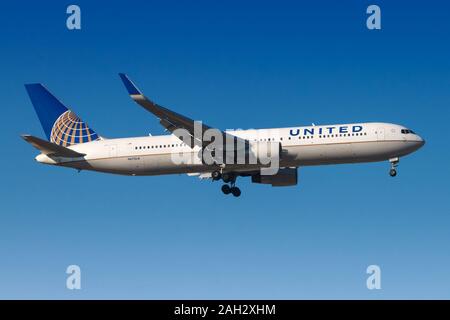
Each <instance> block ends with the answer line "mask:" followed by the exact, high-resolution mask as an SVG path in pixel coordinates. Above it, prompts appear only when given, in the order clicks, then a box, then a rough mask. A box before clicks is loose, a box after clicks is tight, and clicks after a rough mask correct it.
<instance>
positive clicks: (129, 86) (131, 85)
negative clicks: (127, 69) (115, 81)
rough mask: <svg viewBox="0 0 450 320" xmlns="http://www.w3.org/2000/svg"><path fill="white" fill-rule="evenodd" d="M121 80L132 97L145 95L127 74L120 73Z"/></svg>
mask: <svg viewBox="0 0 450 320" xmlns="http://www.w3.org/2000/svg"><path fill="white" fill-rule="evenodd" d="M119 76H120V79H122V82H123V84H124V85H125V88H127V90H128V93H129V94H130V96H133V95H143V94H142V92H141V91H140V90H139V89H138V88H137V87H136V85H135V84H134V83H133V81H131V80H130V79H129V78H128V76H127V75H126V74H125V73H119Z"/></svg>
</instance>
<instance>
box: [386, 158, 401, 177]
mask: <svg viewBox="0 0 450 320" xmlns="http://www.w3.org/2000/svg"><path fill="white" fill-rule="evenodd" d="M389 162H390V163H391V170H389V175H390V176H391V177H395V176H396V175H397V166H398V163H399V162H400V159H399V158H392V159H389Z"/></svg>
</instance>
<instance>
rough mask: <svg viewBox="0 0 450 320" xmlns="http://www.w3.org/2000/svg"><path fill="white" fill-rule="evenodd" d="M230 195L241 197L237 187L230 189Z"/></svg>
mask: <svg viewBox="0 0 450 320" xmlns="http://www.w3.org/2000/svg"><path fill="white" fill-rule="evenodd" d="M231 193H232V194H233V196H235V197H239V196H240V195H241V189H239V188H238V187H232V188H231Z"/></svg>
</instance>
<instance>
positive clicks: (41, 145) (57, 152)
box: [22, 134, 85, 158]
mask: <svg viewBox="0 0 450 320" xmlns="http://www.w3.org/2000/svg"><path fill="white" fill-rule="evenodd" d="M22 138H23V139H24V140H25V141H26V142H28V143H29V144H31V145H32V146H33V147H35V148H36V149H38V150H39V151H41V152H42V153H43V154H46V155H49V156H57V157H65V158H78V157H83V156H85V154H84V153H79V152H76V151H74V150H72V149H69V148H66V147H63V146H60V145H57V144H54V143H51V142H49V141H45V140H42V139H40V138H37V137H34V136H31V135H28V134H24V135H22Z"/></svg>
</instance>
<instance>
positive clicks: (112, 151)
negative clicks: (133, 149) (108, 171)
mask: <svg viewBox="0 0 450 320" xmlns="http://www.w3.org/2000/svg"><path fill="white" fill-rule="evenodd" d="M109 156H110V157H117V145H116V144H111V145H110V146H109Z"/></svg>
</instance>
